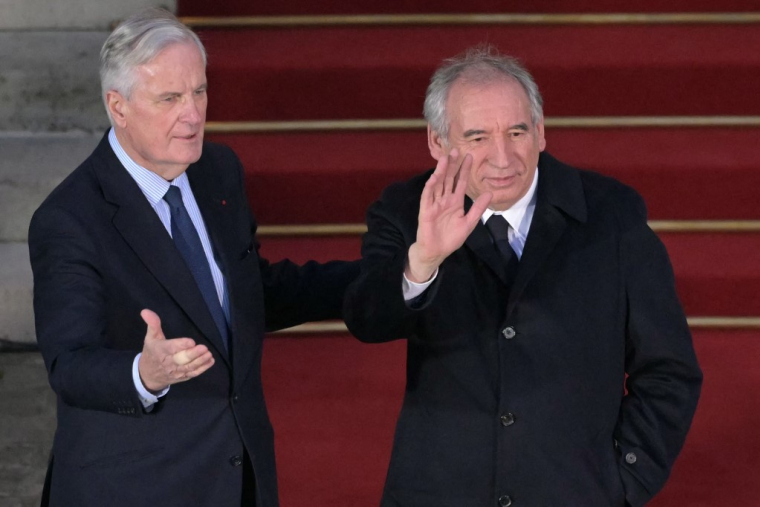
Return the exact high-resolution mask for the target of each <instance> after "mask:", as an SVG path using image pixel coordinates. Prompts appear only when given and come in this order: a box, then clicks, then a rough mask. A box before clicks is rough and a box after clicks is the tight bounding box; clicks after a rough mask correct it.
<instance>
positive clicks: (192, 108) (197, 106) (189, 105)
mask: <svg viewBox="0 0 760 507" xmlns="http://www.w3.org/2000/svg"><path fill="white" fill-rule="evenodd" d="M204 113H205V106H204V104H201V103H199V99H196V97H194V96H191V97H190V98H188V99H186V100H185V101H184V104H183V105H182V113H181V115H180V120H181V121H183V122H185V123H189V124H191V125H196V124H198V123H200V122H201V121H203V116H204Z"/></svg>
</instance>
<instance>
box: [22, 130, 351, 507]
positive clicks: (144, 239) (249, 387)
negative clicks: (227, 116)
mask: <svg viewBox="0 0 760 507" xmlns="http://www.w3.org/2000/svg"><path fill="white" fill-rule="evenodd" d="M187 175H188V178H189V180H190V185H191V187H192V190H193V194H194V195H195V199H196V201H197V202H198V206H199V208H200V210H201V213H202V215H203V219H204V222H205V224H206V228H207V229H208V232H209V236H210V238H211V242H212V244H213V247H214V251H215V255H216V257H217V260H218V263H219V265H220V267H221V270H222V272H223V273H224V276H225V279H226V283H227V290H228V293H229V301H230V308H231V320H232V322H231V329H232V347H231V348H232V354H231V355H228V354H227V353H226V352H225V351H224V347H223V345H222V342H221V337H220V335H219V332H218V330H217V328H216V326H215V325H214V321H213V320H212V317H211V315H210V313H209V311H208V308H207V307H206V305H205V303H204V300H203V297H202V296H201V293H200V291H199V290H198V288H197V285H196V284H195V282H194V280H193V277H192V274H191V273H190V271H189V269H188V268H187V267H186V265H185V263H184V262H183V259H182V257H181V255H180V253H179V252H178V251H177V249H176V248H175V246H174V243H173V241H172V239H171V237H170V236H169V235H168V234H167V232H166V229H165V228H164V226H163V225H162V224H161V222H160V220H159V219H158V217H157V216H156V213H155V211H154V210H153V209H152V208H151V206H150V204H149V203H148V201H147V199H146V198H145V197H144V195H143V194H142V192H141V191H140V189H139V187H138V186H137V184H136V183H135V181H134V180H133V179H132V178H131V177H130V175H129V174H128V173H127V171H126V169H124V167H123V166H122V165H121V164H120V162H119V160H118V159H117V158H116V156H115V154H114V153H113V151H112V150H111V147H110V145H109V144H108V139H107V137H104V138H103V140H102V141H101V143H100V145H99V146H98V147H97V148H96V150H95V151H94V153H93V154H92V155H91V156H90V157H89V158H88V159H87V160H86V161H85V162H84V163H83V164H82V165H81V166H80V167H79V168H77V169H76V170H75V171H74V172H73V173H72V174H71V175H70V176H69V177H68V178H66V180H65V181H64V182H63V183H62V184H61V185H60V186H59V187H58V188H56V190H54V191H53V192H52V194H51V195H50V196H49V197H48V198H47V200H46V201H45V202H44V203H43V204H42V205H41V206H40V208H39V209H38V210H37V212H36V213H35V215H34V217H33V219H32V223H31V226H30V231H29V249H30V255H31V262H32V268H33V271H34V308H35V318H36V327H37V338H38V343H39V347H40V350H41V351H42V354H43V357H44V359H45V364H46V366H47V369H48V371H49V378H50V383H51V385H52V387H53V389H54V391H55V392H56V393H57V395H58V428H57V431H56V435H55V441H54V446H53V456H54V458H53V461H52V464H51V470H50V471H49V472H50V473H51V476H50V478H51V481H50V483H49V485H48V491H46V495H49V498H50V505H54V506H74V505H76V506H78V507H87V506H93V507H103V506H106V505H107V506H110V507H115V506H128V507H134V506H136V505H162V506H183V507H186V506H188V505H193V506H235V507H237V506H239V505H240V494H241V490H242V482H241V480H242V467H240V466H235V465H236V464H238V463H239V459H238V458H239V457H240V456H242V455H243V452H244V449H245V450H247V453H248V454H249V455H250V456H251V459H252V462H253V467H254V471H255V476H256V482H257V484H256V487H257V493H258V505H259V506H261V507H274V506H276V505H277V504H278V499H277V479H276V472H275V457H274V449H273V432H272V426H271V425H270V422H269V417H268V415H267V410H266V407H265V404H264V395H263V392H262V386H261V352H262V339H263V336H264V331H265V328H266V329H270V330H271V329H277V328H281V327H286V326H291V325H295V324H298V323H301V322H304V321H311V320H319V319H324V318H335V317H339V316H340V313H341V312H340V308H341V304H342V298H343V292H344V289H345V286H346V285H347V284H348V282H349V281H350V280H351V279H353V277H354V276H355V275H356V273H357V272H358V269H357V267H356V266H355V265H354V264H351V263H341V262H335V263H327V264H325V265H317V264H316V263H307V264H306V265H304V266H302V267H299V266H296V265H294V264H292V263H290V262H288V261H283V262H279V263H276V264H269V263H268V262H267V261H266V260H264V259H262V258H260V257H259V255H258V243H257V241H256V238H255V231H256V223H255V221H254V220H253V218H252V215H251V213H250V211H249V207H248V201H247V199H246V195H245V191H244V183H243V170H242V167H241V164H240V162H239V161H238V159H237V157H236V156H235V155H234V154H233V153H232V151H231V150H230V149H228V148H226V147H223V146H219V145H214V144H211V143H206V144H204V147H203V155H202V156H201V158H200V160H199V161H198V162H197V163H195V164H192V165H191V166H190V167H189V168H188V169H187ZM143 308H150V309H151V310H153V311H155V312H156V313H157V314H158V315H159V316H160V317H161V321H162V326H163V330H164V333H165V334H166V336H167V337H169V338H171V337H183V336H187V337H191V338H193V339H195V340H196V342H198V343H203V344H206V345H207V346H208V347H209V349H210V350H211V351H212V353H213V354H214V357H215V359H216V363H215V365H214V366H213V367H212V368H211V369H210V370H208V371H207V372H205V373H203V374H202V375H200V376H199V377H197V378H195V379H193V380H190V381H188V382H184V383H180V384H176V385H174V386H172V388H171V390H170V391H169V393H168V394H167V395H166V396H165V397H164V398H162V399H161V401H160V402H159V403H158V404H157V405H155V406H154V410H153V411H152V412H150V413H144V411H143V409H142V405H141V404H140V401H139V400H138V397H137V393H136V391H135V387H134V385H133V382H132V376H131V369H132V362H133V360H134V357H135V355H136V354H137V353H138V352H139V351H140V350H141V349H142V342H143V339H144V336H145V327H146V326H145V324H144V323H143V322H142V319H141V318H140V311H141V310H142V309H143Z"/></svg>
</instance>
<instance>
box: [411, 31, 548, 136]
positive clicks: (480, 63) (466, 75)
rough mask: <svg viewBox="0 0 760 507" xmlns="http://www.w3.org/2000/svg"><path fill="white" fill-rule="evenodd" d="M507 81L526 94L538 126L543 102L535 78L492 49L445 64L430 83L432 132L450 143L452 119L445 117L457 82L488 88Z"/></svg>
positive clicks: (470, 51) (481, 48) (470, 52)
mask: <svg viewBox="0 0 760 507" xmlns="http://www.w3.org/2000/svg"><path fill="white" fill-rule="evenodd" d="M505 77H506V78H510V79H514V80H515V81H517V83H518V84H519V85H520V86H522V88H523V90H525V94H526V95H527V96H528V101H529V103H530V117H531V120H532V121H533V124H534V125H536V124H537V123H538V122H540V121H541V120H542V119H543V117H544V110H543V105H544V100H543V99H542V98H541V93H540V92H539V91H538V85H537V84H536V82H535V81H534V80H533V76H531V75H530V72H528V70H527V69H526V68H525V67H523V66H522V64H521V63H520V62H519V61H518V60H517V59H516V58H513V57H511V56H508V55H503V54H500V53H499V52H498V50H497V49H496V48H494V47H493V46H490V45H481V46H476V47H473V48H470V49H468V50H467V51H465V52H464V53H462V54H460V55H457V56H455V57H453V58H448V59H446V60H444V61H443V63H442V64H441V66H440V67H438V69H437V70H436V71H435V73H434V74H433V77H432V78H431V79H430V85H429V86H428V88H427V93H426V94H425V107H424V110H423V114H424V115H425V120H427V122H428V124H429V125H430V128H431V129H432V130H433V131H435V132H437V133H438V135H440V136H441V138H442V139H443V141H444V142H446V143H448V137H449V119H448V117H447V114H446V101H447V100H448V97H449V90H451V86H452V85H453V84H454V82H455V81H457V80H458V79H466V80H467V81H468V82H472V83H477V84H486V83H490V82H493V81H497V80H499V79H503V78H505Z"/></svg>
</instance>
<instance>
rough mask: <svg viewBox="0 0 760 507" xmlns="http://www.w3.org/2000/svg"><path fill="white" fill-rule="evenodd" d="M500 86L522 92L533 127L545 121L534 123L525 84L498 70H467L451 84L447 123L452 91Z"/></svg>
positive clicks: (538, 119)
mask: <svg viewBox="0 0 760 507" xmlns="http://www.w3.org/2000/svg"><path fill="white" fill-rule="evenodd" d="M499 85H509V86H512V87H515V88H516V89H517V90H520V91H521V92H522V94H523V98H524V102H525V108H526V109H527V111H528V117H529V118H530V123H531V124H532V125H531V126H533V127H535V126H536V124H538V123H540V122H541V121H542V120H543V117H542V118H537V119H536V120H535V121H534V119H533V110H532V107H531V102H530V94H529V93H528V90H526V89H525V87H524V86H523V84H522V83H521V82H520V81H519V80H518V79H516V78H515V77H513V76H510V75H508V74H504V73H503V72H499V71H498V70H497V69H493V68H491V69H490V72H478V70H474V71H473V72H470V69H467V70H465V71H464V72H463V73H462V74H460V75H459V76H457V77H456V79H454V80H453V81H452V82H451V84H450V85H449V87H448V90H447V94H446V99H445V103H446V108H445V113H446V121H447V122H450V121H451V118H450V117H449V115H450V114H451V110H450V109H451V108H450V103H449V101H450V100H451V94H452V91H454V90H456V89H457V88H458V87H462V86H471V87H476V88H477V87H480V88H487V87H491V86H499Z"/></svg>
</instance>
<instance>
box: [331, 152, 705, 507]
mask: <svg viewBox="0 0 760 507" xmlns="http://www.w3.org/2000/svg"><path fill="white" fill-rule="evenodd" d="M429 175H430V172H428V173H426V174H423V175H420V176H418V177H416V178H413V179H411V180H410V181H408V182H405V183H400V184H395V185H392V186H391V187H389V188H388V189H386V190H385V192H384V193H383V195H382V197H381V198H380V200H379V201H377V202H376V203H375V204H374V205H373V206H372V207H371V208H370V209H369V211H368V214H367V223H368V228H369V230H368V232H367V234H366V236H365V237H364V241H363V247H362V256H363V266H362V273H361V275H360V276H359V278H358V279H357V280H356V281H355V282H354V283H353V284H352V285H351V286H350V288H349V291H348V293H347V296H346V306H345V317H346V322H347V324H348V326H349V329H350V330H351V331H352V332H353V333H354V334H355V335H356V336H357V337H358V338H359V339H360V340H362V341H366V342H383V341H388V340H393V339H399V338H406V339H407V340H408V347H407V381H406V392H405V397H404V403H403V407H402V409H401V414H400V416H399V419H398V424H397V427H396V434H395V440H394V444H393V453H392V458H391V463H390V468H389V471H388V476H387V480H386V485H385V490H384V495H383V500H382V505H383V506H384V507H391V506H394V507H395V506H404V507H433V506H435V507H482V506H499V505H502V506H504V505H513V506H518V507H519V506H525V507H541V506H545V507H554V506H559V505H567V506H583V507H594V506H609V505H614V506H622V505H624V503H625V500H627V501H628V502H629V503H630V505H633V506H640V505H642V504H644V503H645V502H646V501H647V500H649V499H650V498H651V497H652V496H653V495H654V494H655V493H656V492H657V491H659V490H660V488H661V487H662V486H663V484H664V483H665V480H666V479H667V477H668V474H669V472H670V469H671V466H672V464H673V462H674V460H675V458H676V455H677V454H678V452H679V450H680V449H681V446H682V445H683V443H684V438H685V437H686V433H687V431H688V429H689V425H690V423H691V419H692V416H693V414H694V411H695V408H696V404H697V399H698V396H699V391H700V386H701V379H702V376H701V372H700V369H699V366H698V364H697V360H696V358H695V354H694V350H693V347H692V342H691V336H690V333H689V328H688V326H687V323H686V319H685V317H684V314H683V311H682V309H681V306H680V303H679V301H678V297H677V295H676V291H675V287H674V276H673V272H672V269H671V265H670V262H669V260H668V256H667V253H666V250H665V248H664V246H663V244H662V243H661V242H660V240H659V239H658V238H657V236H656V235H655V234H654V233H653V232H652V230H651V229H650V228H649V227H648V225H647V221H646V210H645V206H644V203H643V201H642V199H641V198H640V197H639V195H638V194H637V193H636V192H634V191H633V190H632V189H630V188H628V187H626V186H624V185H623V184H621V183H618V182H616V181H614V180H612V179H610V178H607V177H604V176H601V175H598V174H595V173H591V172H586V171H579V170H577V169H574V168H571V167H569V166H567V165H564V164H562V163H560V162H559V161H557V160H556V159H554V158H552V157H551V156H550V155H548V154H546V153H542V154H541V157H540V160H539V169H538V187H537V204H536V209H535V214H534V217H533V221H532V224H531V227H530V231H529V233H528V238H527V242H526V245H525V250H524V252H523V256H522V259H521V261H520V266H519V271H518V273H517V277H516V280H515V282H514V284H513V285H512V286H507V285H506V284H505V282H504V281H503V279H502V278H501V277H500V275H499V273H501V269H500V265H499V258H498V256H497V254H496V250H495V249H494V247H493V245H492V244H491V242H490V239H489V235H488V232H487V230H486V228H485V226H484V225H483V224H482V223H480V222H479V223H478V225H477V227H476V229H475V230H474V232H473V233H472V234H471V235H470V236H469V237H468V239H467V241H466V242H465V244H464V245H463V246H462V247H461V248H460V249H458V250H457V251H455V252H454V253H453V254H452V255H451V256H449V257H448V258H447V259H446V260H445V261H444V262H443V264H442V265H441V266H440V269H439V273H438V276H437V278H436V280H435V282H434V283H433V285H432V286H431V287H430V288H429V289H428V291H427V292H426V293H425V294H424V295H423V296H422V298H421V300H419V301H416V302H415V303H414V304H413V305H411V307H410V305H407V304H406V303H405V302H404V300H403V296H402V284H401V280H402V273H403V270H404V265H405V260H406V252H407V250H408V248H409V246H410V245H411V244H412V243H413V242H414V240H415V237H416V228H417V215H418V212H419V201H420V194H421V192H422V188H423V186H424V184H425V182H426V180H427V178H428V177H429ZM626 376H627V380H626ZM624 386H625V387H624ZM626 388H627V393H626V390H625V389H626Z"/></svg>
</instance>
